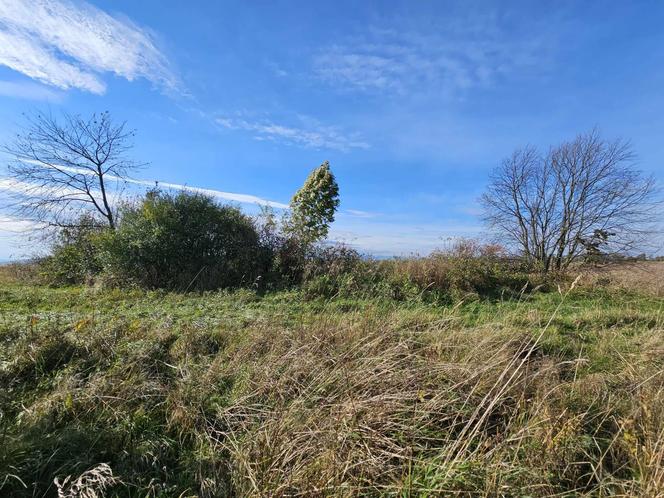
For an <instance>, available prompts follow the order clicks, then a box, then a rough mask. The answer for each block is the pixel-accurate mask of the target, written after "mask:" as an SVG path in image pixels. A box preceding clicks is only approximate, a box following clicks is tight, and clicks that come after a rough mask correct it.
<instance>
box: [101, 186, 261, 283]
mask: <svg viewBox="0 0 664 498" xmlns="http://www.w3.org/2000/svg"><path fill="white" fill-rule="evenodd" d="M121 214H122V216H121V220H120V223H119V226H118V228H117V230H115V232H113V233H112V234H108V236H107V237H106V240H105V244H104V247H105V260H106V266H107V270H108V272H109V274H110V275H111V276H112V277H113V278H115V279H117V280H119V281H120V282H130V283H135V284H138V285H140V286H143V287H147V288H163V289H169V290H180V291H187V290H209V289H218V288H227V287H238V286H241V285H252V284H254V283H255V282H256V281H257V279H259V277H261V275H263V273H264V272H265V270H266V264H265V256H264V254H263V251H262V248H261V245H260V243H259V237H258V233H257V232H256V228H255V227H254V224H253V222H252V221H251V219H250V218H248V217H247V216H245V215H244V214H242V212H240V210H239V209H237V208H235V207H231V206H222V205H219V204H217V203H216V202H215V201H213V200H212V199H211V198H209V197H206V196H204V195H200V194H192V193H188V192H182V193H179V194H177V195H173V194H167V193H162V192H159V191H153V192H149V193H148V195H147V196H146V197H145V198H144V199H143V201H142V202H140V204H138V205H136V206H129V207H126V208H125V209H124V210H123V211H122V213H121Z"/></svg>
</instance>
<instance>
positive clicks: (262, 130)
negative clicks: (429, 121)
mask: <svg viewBox="0 0 664 498" xmlns="http://www.w3.org/2000/svg"><path fill="white" fill-rule="evenodd" d="M214 121H215V123H216V124H217V125H219V126H221V127H223V128H226V129H229V130H244V131H248V132H250V133H251V134H252V135H253V137H254V138H255V139H257V140H270V141H274V142H281V143H285V144H289V145H297V146H300V147H306V148H311V149H332V150H340V151H342V152H347V151H349V150H351V149H368V148H369V144H368V143H367V142H365V141H364V140H362V139H361V138H360V137H358V136H356V135H346V134H344V133H343V132H342V131H340V130H339V129H338V128H336V127H332V126H323V125H319V124H315V123H310V124H309V126H307V127H297V126H285V125H282V124H277V123H274V122H271V121H269V120H259V121H250V120H247V119H245V118H241V117H228V116H223V117H217V118H215V120H214Z"/></svg>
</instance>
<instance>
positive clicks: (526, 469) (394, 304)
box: [0, 264, 664, 497]
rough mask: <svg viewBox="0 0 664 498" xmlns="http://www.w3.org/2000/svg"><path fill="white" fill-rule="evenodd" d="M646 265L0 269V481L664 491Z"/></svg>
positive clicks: (202, 490) (319, 491) (291, 489)
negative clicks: (398, 279) (366, 290)
mask: <svg viewBox="0 0 664 498" xmlns="http://www.w3.org/2000/svg"><path fill="white" fill-rule="evenodd" d="M622 271H624V272H627V271H628V270H622ZM629 274H630V275H636V276H634V277H633V278H632V280H630V281H629V282H628V280H627V279H624V280H623V279H622V277H620V276H619V275H620V274H614V275H608V276H607V275H601V276H599V277H597V276H594V277H592V278H590V277H582V278H581V279H580V280H578V281H577V282H576V284H575V285H574V286H571V280H570V281H567V283H565V284H561V287H560V289H559V290H555V286H554V289H553V290H552V291H549V292H530V291H525V292H524V293H523V294H522V295H521V296H520V297H519V296H516V297H511V298H509V299H508V298H506V297H501V296H496V297H495V298H493V299H491V300H489V299H482V298H478V297H477V295H469V296H468V297H467V298H465V299H464V298H463V297H462V296H460V297H459V298H458V299H456V301H455V302H452V303H449V304H447V303H433V304H430V303H426V302H424V301H418V300H417V299H412V300H405V301H395V300H391V299H366V300H357V299H356V300H353V299H346V298H341V297H333V298H331V299H329V300H322V299H313V300H308V299H305V297H306V296H305V295H303V294H301V293H299V292H296V291H291V292H286V291H282V292H274V293H268V294H266V295H263V296H261V295H258V294H256V293H254V292H252V291H247V290H243V291H235V292H216V293H208V294H177V293H165V292H146V291H140V290H126V289H125V290H113V289H107V290H103V289H94V288H84V287H72V288H49V287H45V286H38V285H29V284H25V283H20V282H19V281H15V280H14V278H13V277H11V276H8V273H5V276H4V279H3V280H1V283H0V386H1V387H2V390H1V391H0V415H1V418H0V495H2V496H17V497H20V496H37V497H40V496H57V493H58V487H60V488H61V489H60V492H61V493H62V496H79V495H78V494H76V493H80V490H81V489H82V488H87V489H88V490H96V491H97V494H98V495H99V496H139V497H145V496H164V497H167V496H168V497H171V496H176V497H177V496H200V497H213V496H265V497H267V496H358V495H362V496H401V497H425V496H487V497H489V496H492V497H494V496H495V497H498V496H515V497H517V496H518V497H526V496H531V497H539V496H643V497H656V496H664V373H663V369H664V300H663V298H662V292H661V290H662V286H661V282H662V281H664V269H663V268H662V265H655V264H652V265H651V266H649V267H648V269H647V270H646V271H642V273H634V272H632V271H631V270H630V271H629ZM638 275H641V277H638ZM623 282H627V283H629V285H624V286H623V285H621V284H622V283H623ZM570 287H573V288H572V289H571V290H570ZM67 476H71V477H70V479H69V480H67V479H66V478H67ZM79 477H80V478H79ZM56 478H57V479H58V480H57V483H58V484H57V485H56V483H55V482H54V479H56Z"/></svg>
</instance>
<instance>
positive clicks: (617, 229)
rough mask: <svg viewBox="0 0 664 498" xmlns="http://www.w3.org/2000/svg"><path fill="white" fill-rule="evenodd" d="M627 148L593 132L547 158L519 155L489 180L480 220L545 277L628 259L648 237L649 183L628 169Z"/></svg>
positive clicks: (528, 151)
mask: <svg viewBox="0 0 664 498" xmlns="http://www.w3.org/2000/svg"><path fill="white" fill-rule="evenodd" d="M634 160H635V155H634V153H633V151H632V148H631V146H630V144H629V143H628V142H625V141H623V140H615V141H605V140H603V139H601V138H600V136H599V134H598V132H597V131H596V130H593V131H591V132H590V133H587V134H581V135H579V136H577V137H576V138H575V139H574V140H572V141H571V142H565V143H562V144H560V145H559V146H557V147H553V148H551V149H550V150H549V152H548V153H547V154H546V155H541V154H540V153H539V152H538V151H537V150H536V149H534V148H532V147H527V148H524V149H521V150H517V151H516V152H514V153H513V154H512V156H511V157H509V158H507V159H506V160H504V161H503V162H502V164H501V165H500V166H499V167H498V168H497V169H496V170H495V171H494V172H493V173H492V175H491V179H490V184H489V187H488V190H487V192H486V193H485V194H484V195H483V196H482V203H483V207H484V217H485V220H486V221H487V222H488V223H489V225H490V226H491V227H492V228H493V229H495V230H496V231H498V232H499V233H500V234H501V235H502V236H503V237H505V238H506V241H510V242H512V243H513V244H515V245H517V246H518V247H519V248H520V249H521V251H522V252H523V255H524V256H525V257H526V258H528V259H529V260H530V261H532V262H534V263H537V264H539V265H540V266H541V268H542V269H543V270H544V271H549V270H551V269H556V270H560V269H564V268H567V267H568V266H569V265H570V264H571V263H572V262H573V261H575V260H576V259H578V258H579V257H580V256H582V255H584V254H586V255H588V254H589V255H593V256H597V254H598V252H599V251H600V248H604V249H605V251H606V252H612V251H613V252H628V251H630V250H632V249H634V248H635V246H636V245H637V244H639V243H643V241H644V240H645V238H646V237H647V236H648V235H649V234H651V233H652V230H653V223H654V222H655V221H656V216H657V214H656V213H657V210H656V209H654V208H655V206H656V205H657V203H656V199H655V197H656V189H655V182H654V179H653V178H652V177H647V176H644V175H642V174H641V172H639V171H638V170H636V169H635V168H634Z"/></svg>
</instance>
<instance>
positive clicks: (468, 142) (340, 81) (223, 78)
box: [0, 0, 664, 260]
mask: <svg viewBox="0 0 664 498" xmlns="http://www.w3.org/2000/svg"><path fill="white" fill-rule="evenodd" d="M663 25H664V3H662V2H659V1H654V0H653V1H649V2H646V1H641V2H639V1H633V2H606V1H597V2H595V1H584V2H578V1H572V2H565V1H556V2H530V1H524V2H516V1H494V2H489V1H468V0H466V1H459V2H452V1H442V0H441V1H424V0H423V1H417V2H413V1H403V2H401V1H375V2H373V1H363V2H357V1H348V2H346V1H335V2H328V1H326V2H323V1H314V0H309V1H278V0H272V1H264V2H263V1H254V2H246V1H219V0H214V1H203V0H201V1H197V2H180V1H175V0H141V1H140V2H136V1H128V0H112V1H111V0H103V1H102V0H99V1H97V0H95V1H89V2H84V1H75V0H71V1H70V0H0V143H5V142H7V141H8V140H10V138H11V137H12V135H13V134H15V133H16V132H17V131H18V130H19V127H20V126H21V124H22V123H23V113H26V112H27V113H30V112H35V111H45V110H46V111H50V112H53V113H56V114H57V113H59V112H61V111H66V112H69V113H74V114H76V113H80V114H83V115H89V114H91V113H93V112H100V111H109V112H110V113H111V114H112V116H113V117H114V119H115V120H117V121H126V122H127V123H128V126H129V127H131V128H133V129H135V130H136V139H135V147H134V149H133V152H132V154H133V159H135V160H136V161H138V162H144V163H147V166H146V167H144V168H143V169H142V170H140V171H139V172H137V173H135V174H134V179H135V180H136V182H138V183H135V185H137V186H140V185H151V184H153V182H154V181H155V180H158V181H159V182H160V184H161V185H164V184H171V185H172V186H174V187H177V186H179V185H186V186H189V187H195V188H202V189H206V191H207V192H208V193H211V194H213V195H215V196H216V197H217V198H219V199H220V200H222V201H227V202H236V203H238V205H239V206H241V207H242V209H243V210H245V211H247V212H248V213H250V214H251V213H255V212H256V211H257V209H258V207H257V203H259V202H264V201H270V202H272V203H273V204H272V205H273V206H276V207H277V209H279V206H282V205H285V204H287V203H288V201H289V199H290V198H291V196H292V195H293V193H294V192H295V191H296V190H297V189H298V188H299V187H300V186H301V185H302V183H303V182H304V180H305V178H306V176H307V174H308V173H309V172H310V171H311V170H312V169H313V168H315V167H316V166H318V165H319V164H321V163H322V162H323V161H325V160H328V161H329V162H330V164H331V167H332V170H333V172H334V174H335V175H336V177H337V181H338V183H339V187H340V192H341V206H340V209H339V212H338V214H337V217H336V221H335V223H334V224H333V227H332V231H331V234H330V238H331V239H332V240H337V241H343V242H346V243H349V244H351V245H353V246H355V247H357V248H358V249H359V250H361V251H362V252H365V253H370V254H374V255H377V256H389V255H404V254H411V253H419V254H426V253H428V252H430V251H431V250H433V249H435V248H437V247H442V246H444V245H445V244H446V243H447V241H449V239H450V238H451V237H482V236H486V233H485V228H484V227H483V225H482V222H481V220H480V217H479V214H480V210H479V206H478V202H477V200H478V197H479V196H480V195H481V193H482V191H483V190H484V188H485V186H486V184H487V181H488V175H489V173H490V171H491V169H492V168H494V167H495V166H497V165H498V164H499V162H500V160H501V159H502V158H504V157H505V156H507V155H509V154H510V153H511V152H512V151H513V150H514V149H516V148H520V147H523V146H526V145H533V146H537V147H540V148H542V149H543V150H546V149H547V148H548V147H549V146H550V145H553V144H556V143H559V142H560V141H562V140H566V139H571V138H573V137H574V136H575V135H576V134H578V133H581V132H585V131H588V130H590V129H591V128H593V127H598V128H599V129H600V131H601V133H602V135H603V136H604V137H606V138H608V139H613V138H624V139H628V140H630V141H631V142H632V145H633V148H634V151H635V152H636V153H637V155H638V167H639V168H640V169H641V170H643V171H644V172H646V173H649V174H653V175H655V177H656V178H657V180H658V181H659V182H663V181H664V165H663V164H662V159H663V158H664V136H663V130H664V92H662V88H664V64H662V61H664V30H662V26H663ZM6 162H7V157H6V156H4V157H3V156H0V167H2V165H3V164H6ZM141 182H143V183H141ZM0 183H1V182H0ZM1 188H2V185H0V189H1ZM229 194H232V195H229ZM26 228H27V224H26V223H25V221H23V220H20V219H16V218H14V217H12V216H11V215H10V214H8V213H0V260H7V259H9V258H20V257H24V256H26V255H29V254H30V252H31V251H32V250H34V247H33V246H32V245H31V244H30V243H28V242H27V241H26V238H25V237H23V236H22V235H21V233H22V231H24V230H25V229H26Z"/></svg>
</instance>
